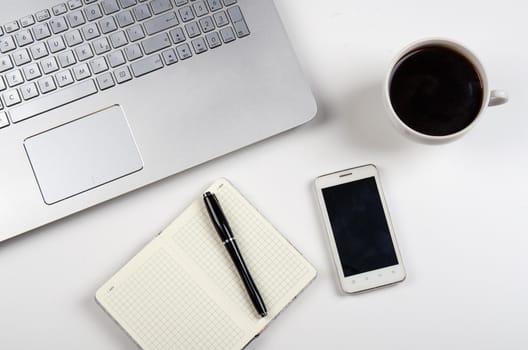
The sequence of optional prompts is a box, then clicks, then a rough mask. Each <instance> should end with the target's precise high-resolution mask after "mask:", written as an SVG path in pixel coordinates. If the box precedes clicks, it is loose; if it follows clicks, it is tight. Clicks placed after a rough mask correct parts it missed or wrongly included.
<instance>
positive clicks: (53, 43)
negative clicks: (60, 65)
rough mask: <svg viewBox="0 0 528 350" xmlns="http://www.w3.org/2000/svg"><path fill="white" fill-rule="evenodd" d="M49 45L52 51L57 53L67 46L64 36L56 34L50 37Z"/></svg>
mask: <svg viewBox="0 0 528 350" xmlns="http://www.w3.org/2000/svg"><path fill="white" fill-rule="evenodd" d="M48 47H49V49H50V51H51V53H56V52H59V51H62V50H64V49H65V48H66V45H65V44H64V40H62V37H60V36H55V37H51V38H49V39H48Z"/></svg>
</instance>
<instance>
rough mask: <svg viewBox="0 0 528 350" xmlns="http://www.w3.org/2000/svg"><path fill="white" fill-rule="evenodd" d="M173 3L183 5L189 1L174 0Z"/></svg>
mask: <svg viewBox="0 0 528 350" xmlns="http://www.w3.org/2000/svg"><path fill="white" fill-rule="evenodd" d="M174 3H175V4H176V6H183V5H185V4H187V3H189V0H174Z"/></svg>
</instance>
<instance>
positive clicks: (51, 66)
mask: <svg viewBox="0 0 528 350" xmlns="http://www.w3.org/2000/svg"><path fill="white" fill-rule="evenodd" d="M40 65H41V67H42V71H43V72H44V74H50V73H53V72H55V71H58V70H59V65H58V64H57V59H55V57H49V58H46V59H44V60H42V61H41V62H40Z"/></svg>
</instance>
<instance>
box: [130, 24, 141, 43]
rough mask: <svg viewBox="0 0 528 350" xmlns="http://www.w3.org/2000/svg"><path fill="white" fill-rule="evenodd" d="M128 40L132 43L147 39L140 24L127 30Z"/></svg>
mask: <svg viewBox="0 0 528 350" xmlns="http://www.w3.org/2000/svg"><path fill="white" fill-rule="evenodd" d="M127 34H128V38H129V39H130V41H131V42H134V41H138V40H141V39H143V38H144V37H145V32H143V28H142V27H141V25H140V24H136V25H135V26H132V27H130V28H128V29H127Z"/></svg>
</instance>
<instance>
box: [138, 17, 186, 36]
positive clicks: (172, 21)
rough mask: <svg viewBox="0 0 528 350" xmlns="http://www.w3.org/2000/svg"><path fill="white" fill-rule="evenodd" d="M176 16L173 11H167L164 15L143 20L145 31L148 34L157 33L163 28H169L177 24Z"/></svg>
mask: <svg viewBox="0 0 528 350" xmlns="http://www.w3.org/2000/svg"><path fill="white" fill-rule="evenodd" d="M178 24H179V22H178V18H177V17H176V14H175V13H174V12H169V13H166V14H164V15H161V16H158V17H155V18H153V19H151V20H148V21H146V22H145V24H144V25H145V31H146V32H147V34H148V35H153V34H156V33H159V32H161V31H163V30H165V29H169V28H171V27H174V26H176V25H178Z"/></svg>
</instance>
